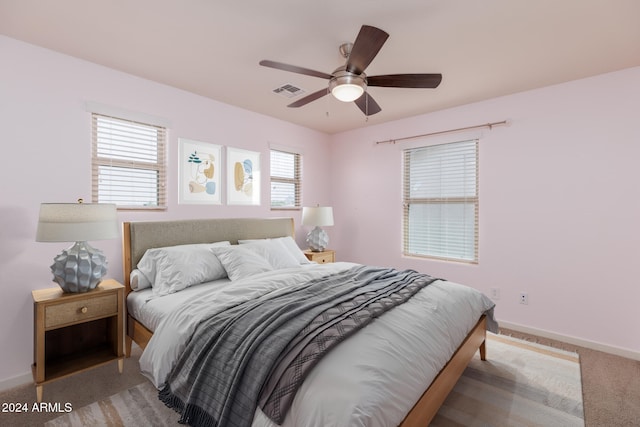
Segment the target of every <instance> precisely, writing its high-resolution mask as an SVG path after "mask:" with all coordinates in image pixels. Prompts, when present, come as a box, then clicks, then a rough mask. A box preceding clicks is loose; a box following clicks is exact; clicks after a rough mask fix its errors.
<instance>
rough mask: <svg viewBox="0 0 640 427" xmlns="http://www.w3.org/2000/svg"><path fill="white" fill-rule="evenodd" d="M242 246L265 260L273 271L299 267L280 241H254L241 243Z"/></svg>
mask: <svg viewBox="0 0 640 427" xmlns="http://www.w3.org/2000/svg"><path fill="white" fill-rule="evenodd" d="M242 246H243V247H245V248H247V249H250V250H252V251H253V252H256V253H257V254H258V255H260V256H262V257H263V258H265V259H266V260H267V261H269V264H271V266H272V267H273V268H274V269H275V270H280V269H281V268H291V267H300V263H299V262H298V260H297V259H296V258H295V257H294V256H293V255H291V254H290V253H289V250H288V249H287V248H286V247H285V245H284V243H282V242H281V241H280V240H272V239H266V240H256V241H253V242H248V243H242Z"/></svg>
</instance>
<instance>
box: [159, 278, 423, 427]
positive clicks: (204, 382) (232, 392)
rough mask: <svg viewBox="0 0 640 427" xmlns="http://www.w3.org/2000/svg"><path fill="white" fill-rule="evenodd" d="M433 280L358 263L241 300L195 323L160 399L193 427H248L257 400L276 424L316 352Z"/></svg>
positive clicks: (284, 413) (314, 360)
mask: <svg viewBox="0 0 640 427" xmlns="http://www.w3.org/2000/svg"><path fill="white" fill-rule="evenodd" d="M435 280H436V279H434V278H433V277H431V276H428V275H425V274H420V273H417V272H415V271H412V270H405V271H398V270H395V269H384V268H375V267H367V266H357V267H354V268H351V269H349V270H346V271H343V272H341V273H338V274H334V275H330V276H325V277H323V278H320V279H315V280H311V281H309V282H307V283H303V284H300V285H299V286H295V287H290V288H287V289H286V290H281V291H278V292H272V293H269V294H266V295H264V296H262V297H260V298H257V299H254V300H250V301H246V302H243V303H240V304H238V305H236V306H234V307H231V308H229V309H227V310H225V311H223V312H221V313H218V314H215V315H213V316H212V317H210V318H209V319H207V320H205V321H203V322H202V323H200V325H199V326H198V327H197V329H196V331H195V333H194V335H193V338H192V339H191V341H190V343H189V344H188V346H187V348H186V349H185V351H184V352H183V354H182V356H181V357H180V358H179V360H178V362H177V364H176V366H175V367H174V369H173V371H172V372H171V374H170V375H169V377H168V380H167V383H166V384H165V385H164V387H163V388H162V390H161V391H160V394H159V397H160V399H161V400H162V401H163V402H164V403H165V404H166V405H167V406H169V407H172V408H174V409H176V411H178V412H179V413H180V414H181V419H180V422H181V423H186V424H189V425H192V426H219V427H226V426H234V427H249V426H250V425H251V423H252V420H253V416H254V413H255V410H256V407H257V406H258V403H259V404H260V406H261V408H262V409H263V411H264V412H265V414H267V415H268V416H269V417H270V418H271V419H273V420H274V421H275V422H276V423H278V424H280V423H281V422H282V421H283V419H284V416H285V415H286V412H287V410H288V408H289V406H290V405H291V402H292V400H293V397H294V396H295V392H296V390H297V387H298V386H299V385H300V384H301V383H302V381H303V380H304V377H305V376H306V373H307V372H309V370H310V369H311V368H312V367H313V366H314V365H315V364H316V362H317V361H318V360H319V359H320V358H321V357H322V355H323V354H325V353H326V352H327V351H329V349H330V348H331V347H333V346H334V345H336V344H338V343H339V342H341V341H342V340H343V339H345V338H346V337H348V336H349V335H350V334H352V333H354V332H355V331H357V330H358V329H359V328H362V327H363V326H365V325H366V324H368V323H369V322H371V321H372V320H373V319H375V318H376V317H378V316H380V315H381V314H383V313H384V312H386V311H388V310H389V309H391V308H393V307H395V306H397V305H398V304H401V303H402V302H404V301H406V300H408V299H409V298H411V296H413V295H415V294H416V293H417V292H418V291H419V290H420V289H422V288H423V287H425V286H427V285H428V284H430V283H432V282H433V281H435Z"/></svg>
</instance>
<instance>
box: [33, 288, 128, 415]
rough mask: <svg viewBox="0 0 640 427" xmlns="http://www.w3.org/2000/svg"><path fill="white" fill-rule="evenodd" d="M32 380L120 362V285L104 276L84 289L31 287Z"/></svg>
mask: <svg viewBox="0 0 640 427" xmlns="http://www.w3.org/2000/svg"><path fill="white" fill-rule="evenodd" d="M31 295H32V297H33V316H34V317H33V362H34V363H33V366H32V370H33V380H34V382H35V384H36V397H37V401H38V403H39V402H41V401H42V387H43V385H44V384H46V383H48V382H51V381H54V380H57V379H60V378H63V377H66V376H68V375H72V374H75V373H78V372H81V371H84V370H86V369H89V368H93V367H96V366H100V365H103V364H105V363H109V362H113V361H116V360H117V361H118V371H119V372H120V373H122V368H123V365H124V352H123V342H124V323H123V322H124V286H122V285H121V284H120V283H118V282H116V281H115V280H111V279H109V280H103V281H102V282H101V283H100V284H99V285H98V286H97V287H96V288H95V289H94V290H92V291H89V292H85V293H77V294H72V293H64V292H63V291H62V289H60V288H59V287H56V288H49V289H40V290H36V291H32V292H31Z"/></svg>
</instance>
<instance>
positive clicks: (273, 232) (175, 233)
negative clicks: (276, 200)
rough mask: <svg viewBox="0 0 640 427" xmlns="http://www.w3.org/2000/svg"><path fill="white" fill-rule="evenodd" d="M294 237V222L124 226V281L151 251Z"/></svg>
mask: <svg viewBox="0 0 640 427" xmlns="http://www.w3.org/2000/svg"><path fill="white" fill-rule="evenodd" d="M293 235H294V224H293V218H216V219H188V220H177V221H139V222H125V223H124V224H123V238H122V245H123V250H122V253H123V258H124V259H123V268H124V280H125V286H126V287H127V291H129V274H130V273H131V271H132V270H133V269H135V268H136V266H137V265H138V261H140V258H142V255H144V253H145V251H146V250H147V249H150V248H159V247H164V246H175V245H185V244H189V243H211V242H218V241H222V240H228V241H230V242H231V244H236V243H237V242H238V240H244V239H266V238H273V237H284V236H292V237H293Z"/></svg>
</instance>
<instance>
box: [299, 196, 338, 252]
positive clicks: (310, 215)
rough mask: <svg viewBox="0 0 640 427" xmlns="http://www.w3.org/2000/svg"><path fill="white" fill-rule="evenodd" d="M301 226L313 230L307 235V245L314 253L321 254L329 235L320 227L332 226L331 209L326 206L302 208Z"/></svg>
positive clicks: (327, 242)
mask: <svg viewBox="0 0 640 427" xmlns="http://www.w3.org/2000/svg"><path fill="white" fill-rule="evenodd" d="M302 225H310V226H312V227H313V229H312V230H311V231H310V232H309V234H307V243H308V244H309V248H311V250H312V251H314V252H322V251H324V250H325V248H326V247H327V245H328V244H329V235H328V234H327V232H326V231H324V230H323V229H322V228H320V227H326V226H331V225H333V208H331V207H327V206H316V207H303V208H302Z"/></svg>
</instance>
